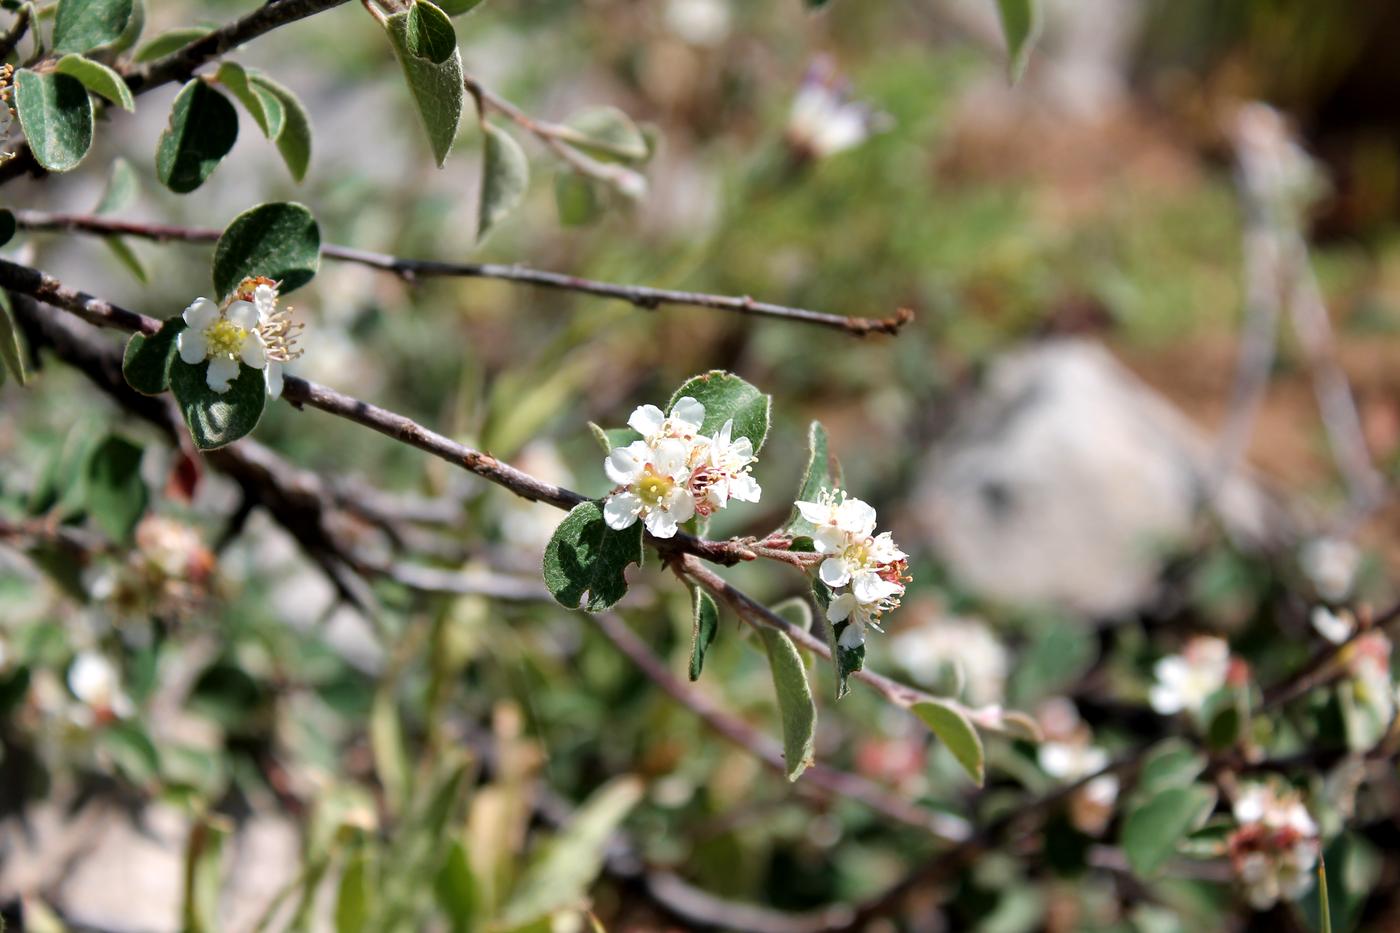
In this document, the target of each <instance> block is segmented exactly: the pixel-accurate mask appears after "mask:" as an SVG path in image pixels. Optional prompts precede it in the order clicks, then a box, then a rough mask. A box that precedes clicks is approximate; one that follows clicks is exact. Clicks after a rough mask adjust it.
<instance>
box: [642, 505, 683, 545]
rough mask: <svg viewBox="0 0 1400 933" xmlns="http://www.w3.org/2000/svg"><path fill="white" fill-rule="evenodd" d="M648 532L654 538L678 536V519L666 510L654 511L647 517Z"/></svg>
mask: <svg viewBox="0 0 1400 933" xmlns="http://www.w3.org/2000/svg"><path fill="white" fill-rule="evenodd" d="M646 523H647V531H649V532H651V534H652V537H654V538H671V537H675V534H676V517H675V516H674V515H672V514H671V513H670V512H668V511H666V510H665V509H652V510H651V511H650V512H648V513H647V517H646Z"/></svg>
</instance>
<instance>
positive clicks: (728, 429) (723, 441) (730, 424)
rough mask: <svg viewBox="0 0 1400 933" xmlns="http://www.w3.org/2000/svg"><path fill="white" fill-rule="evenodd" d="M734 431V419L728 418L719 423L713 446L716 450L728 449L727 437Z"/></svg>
mask: <svg viewBox="0 0 1400 933" xmlns="http://www.w3.org/2000/svg"><path fill="white" fill-rule="evenodd" d="M733 433H734V419H733V418H730V419H729V420H728V421H726V422H725V423H724V424H722V425H720V428H719V432H718V433H716V434H715V441H714V446H715V450H717V451H728V449H729V438H730V436H731V435H732V434H733Z"/></svg>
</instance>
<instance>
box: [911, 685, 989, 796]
mask: <svg viewBox="0 0 1400 933" xmlns="http://www.w3.org/2000/svg"><path fill="white" fill-rule="evenodd" d="M910 709H911V710H912V711H913V713H914V715H915V716H918V717H919V718H920V719H922V720H923V721H924V725H926V726H928V727H929V728H930V729H932V730H933V734H934V735H936V736H938V738H939V741H941V742H942V743H943V744H944V745H946V746H947V747H948V751H950V752H952V753H953V757H954V758H956V759H957V760H958V764H960V765H962V766H963V770H964V771H966V772H967V773H968V776H969V777H971V778H972V780H973V781H974V782H976V784H977V786H978V787H981V786H982V782H983V781H984V780H985V779H986V760H985V759H986V755H985V752H984V751H983V749H982V737H981V736H980V735H978V734H977V729H976V728H975V727H974V726H973V725H972V723H971V722H970V721H969V720H968V718H967V716H965V715H964V714H963V711H962V710H960V709H958V708H957V707H956V706H953V705H952V704H951V703H944V702H941V701H939V700H924V701H922V702H919V703H915V704H914V705H913V706H911V707H910Z"/></svg>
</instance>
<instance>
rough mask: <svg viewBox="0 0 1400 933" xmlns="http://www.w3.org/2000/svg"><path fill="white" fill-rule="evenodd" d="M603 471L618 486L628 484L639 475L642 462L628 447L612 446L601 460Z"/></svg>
mask: <svg viewBox="0 0 1400 933" xmlns="http://www.w3.org/2000/svg"><path fill="white" fill-rule="evenodd" d="M603 472H604V473H606V474H608V479H610V480H612V481H613V482H614V483H617V484H618V485H619V486H630V485H632V484H633V483H635V482H636V481H637V480H638V479H639V478H640V477H641V473H642V464H641V463H639V462H637V458H636V457H635V456H634V455H633V454H632V451H631V450H630V449H629V448H627V447H614V448H613V452H612V453H610V454H608V456H607V459H605V460H604V461H603Z"/></svg>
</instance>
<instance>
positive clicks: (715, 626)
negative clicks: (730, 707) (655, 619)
mask: <svg viewBox="0 0 1400 933" xmlns="http://www.w3.org/2000/svg"><path fill="white" fill-rule="evenodd" d="M691 615H692V621H691V627H690V679H691V680H699V679H700V672H701V671H702V670H704V669H705V653H706V652H707V651H709V650H710V645H712V644H714V641H715V635H717V634H719V607H718V606H716V605H715V601H714V598H713V597H712V596H710V594H709V593H706V592H705V591H704V590H702V589H699V588H698V587H697V588H696V590H695V600H694V605H693V607H692V613H691Z"/></svg>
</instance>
